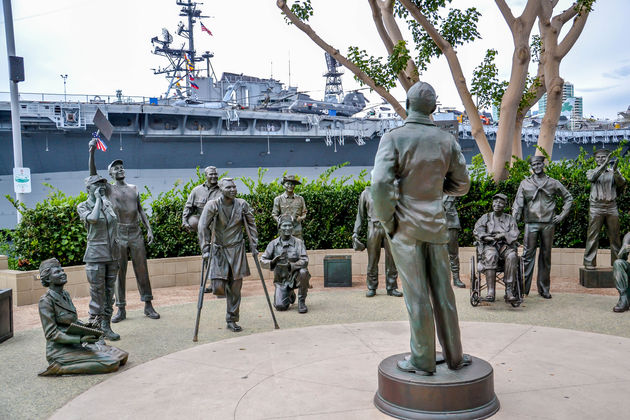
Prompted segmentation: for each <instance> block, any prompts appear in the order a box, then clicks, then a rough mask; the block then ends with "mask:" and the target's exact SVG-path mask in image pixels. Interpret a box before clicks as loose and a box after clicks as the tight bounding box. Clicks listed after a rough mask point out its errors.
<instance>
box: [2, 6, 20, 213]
mask: <svg viewBox="0 0 630 420" xmlns="http://www.w3.org/2000/svg"><path fill="white" fill-rule="evenodd" d="M2 6H3V7H2V8H3V10H4V32H5V34H6V39H7V63H9V61H10V59H9V57H11V56H15V38H14V36H13V13H12V12H11V0H2ZM10 72H11V68H10V65H9V74H10ZM9 89H10V92H11V128H12V133H13V167H14V168H21V167H22V165H23V163H22V130H21V127H20V98H19V93H18V84H17V82H14V81H13V80H10V81H9ZM23 196H24V194H22V193H15V199H16V200H17V201H19V202H22V200H23V198H24V197H23ZM20 220H22V215H21V214H20V212H19V210H18V211H17V222H18V223H20Z"/></svg>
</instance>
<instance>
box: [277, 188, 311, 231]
mask: <svg viewBox="0 0 630 420" xmlns="http://www.w3.org/2000/svg"><path fill="white" fill-rule="evenodd" d="M300 184H302V183H301V182H300V181H299V180H298V179H297V178H296V176H295V175H286V176H283V177H282V185H283V186H284V193H282V194H280V195H279V196H277V197H276V198H274V199H273V210H272V212H271V217H273V219H274V220H275V221H276V223H278V226H279V225H280V216H284V215H289V216H291V217H292V218H293V236H295V237H296V238H299V239H303V238H302V222H303V221H304V219H306V204H305V203H304V198H302V196H301V195H297V194H295V193H294V192H293V190H294V189H295V186H296V185H300Z"/></svg>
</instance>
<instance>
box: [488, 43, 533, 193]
mask: <svg viewBox="0 0 630 420" xmlns="http://www.w3.org/2000/svg"><path fill="white" fill-rule="evenodd" d="M522 35H523V34H518V38H522ZM524 36H525V46H523V45H522V44H523V42H522V41H523V39H519V41H518V43H519V44H520V45H518V46H517V47H516V48H515V50H514V55H513V58H512V74H511V76H510V84H509V85H508V88H507V89H506V90H505V93H504V94H503V99H502V100H501V113H500V117H499V128H498V129H497V141H496V145H495V146H494V161H493V163H494V167H493V168H492V172H493V174H494V175H493V176H494V180H495V181H497V182H498V181H502V180H504V179H506V178H507V176H508V172H507V168H506V163H508V162H509V161H510V157H511V154H512V149H513V144H512V143H513V139H514V134H515V128H516V115H517V113H518V106H519V104H520V102H521V98H522V97H523V90H524V89H525V83H526V82H527V67H528V64H529V45H528V43H527V40H528V39H529V33H526V34H524ZM516 38H517V34H515V41H516ZM519 136H520V135H519Z"/></svg>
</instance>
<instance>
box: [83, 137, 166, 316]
mask: <svg viewBox="0 0 630 420" xmlns="http://www.w3.org/2000/svg"><path fill="white" fill-rule="evenodd" d="M93 143H94V144H93ZM95 149H96V141H95V140H92V142H91V143H90V174H96V166H95V164H94V150H95ZM108 170H109V175H110V177H111V178H112V180H113V181H114V184H107V187H106V196H107V198H109V200H110V201H111V203H112V205H113V207H114V210H115V211H116V215H117V216H118V246H119V250H120V257H119V269H118V276H117V279H116V288H115V293H116V306H117V307H118V312H117V313H116V315H114V316H113V317H112V322H114V323H115V322H120V321H122V320H124V319H126V318H127V312H126V309H125V307H126V305H127V302H126V277H127V263H128V261H129V257H130V256H131V262H132V265H133V271H134V273H135V275H136V282H137V284H138V292H139V293H140V300H141V301H143V302H144V314H145V315H146V316H148V317H149V318H151V319H158V318H159V317H160V315H159V314H158V313H157V312H156V311H155V309H154V308H153V304H152V303H151V301H152V300H153V295H152V291H151V282H150V280H149V270H148V268H147V251H146V248H145V245H144V237H143V235H142V230H141V229H140V223H142V224H144V226H145V227H146V229H147V241H148V243H149V245H150V244H151V243H152V242H153V231H152V229H151V225H150V224H149V218H148V217H147V215H146V213H145V212H144V209H143V208H142V204H141V203H140V195H139V194H138V188H137V187H136V186H135V185H131V184H127V182H126V181H125V168H124V167H123V161H122V160H120V159H116V160H114V161H113V162H112V163H110V164H109V166H108Z"/></svg>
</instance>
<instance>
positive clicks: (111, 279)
mask: <svg viewBox="0 0 630 420" xmlns="http://www.w3.org/2000/svg"><path fill="white" fill-rule="evenodd" d="M85 184H86V186H87V192H88V199H87V200H86V201H83V202H81V203H79V204H78V205H77V212H78V213H79V218H80V219H81V221H82V222H83V224H84V225H85V228H86V229H87V247H86V249H85V254H84V255H83V262H85V273H86V275H87V279H88V282H89V283H90V309H89V312H90V323H92V324H94V325H100V327H101V329H102V330H103V331H104V332H105V337H106V338H107V339H108V340H118V339H120V335H118V334H116V333H115V332H114V331H112V328H111V319H112V313H113V305H114V285H115V284H116V275H117V274H118V259H119V256H120V249H119V246H118V226H117V225H118V216H117V215H116V211H115V210H114V206H113V205H112V203H111V202H110V201H109V199H108V198H107V194H106V189H107V180H105V178H103V177H101V176H99V175H91V176H89V177H88V178H86V179H85Z"/></svg>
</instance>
